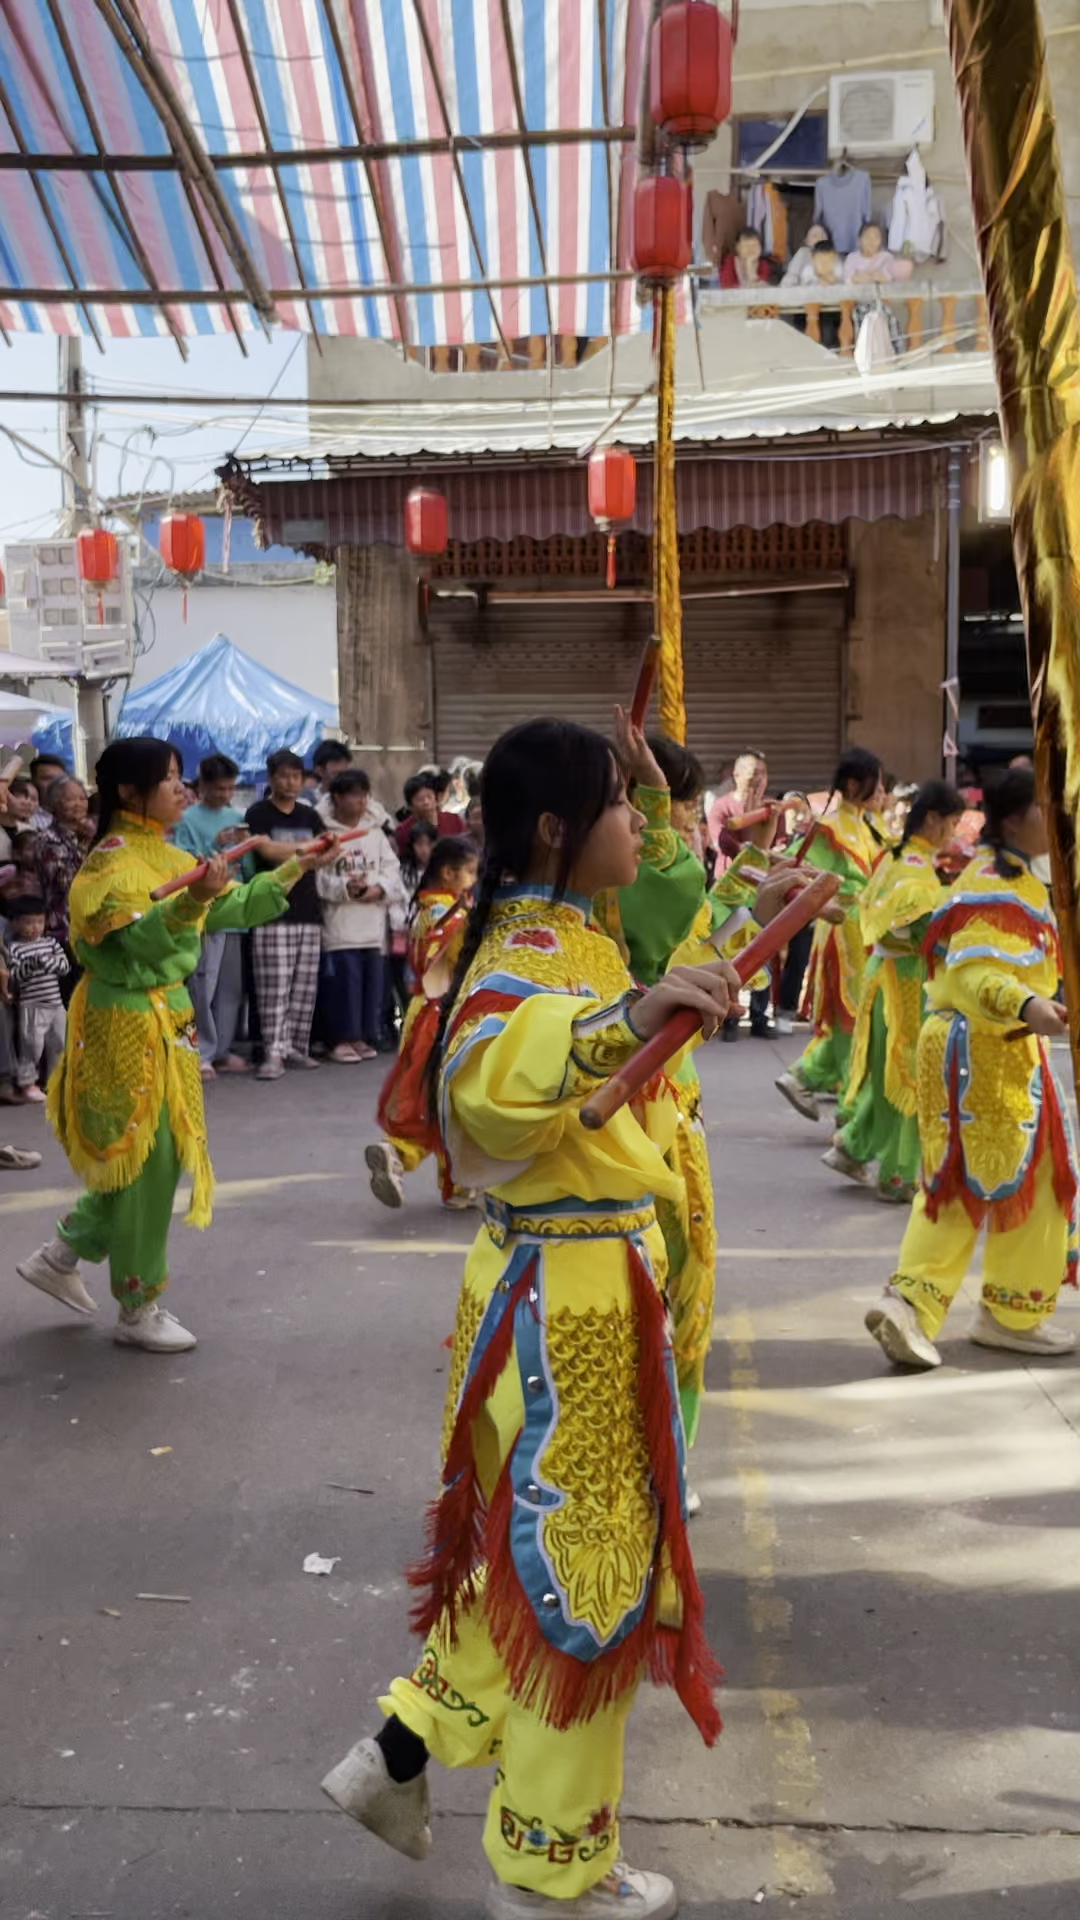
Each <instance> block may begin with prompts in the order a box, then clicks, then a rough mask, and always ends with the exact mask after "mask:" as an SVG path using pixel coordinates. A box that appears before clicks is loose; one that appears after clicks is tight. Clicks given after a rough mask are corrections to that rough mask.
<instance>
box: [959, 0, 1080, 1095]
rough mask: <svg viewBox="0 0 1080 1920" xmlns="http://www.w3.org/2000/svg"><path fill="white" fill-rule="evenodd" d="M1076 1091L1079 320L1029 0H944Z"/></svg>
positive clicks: (1079, 1022) (1033, 5) (1079, 995)
mask: <svg viewBox="0 0 1080 1920" xmlns="http://www.w3.org/2000/svg"><path fill="white" fill-rule="evenodd" d="M947 11H948V24H949V43H950V48H951V52H952V64H953V73H954V76H955V80H956V92H957V98H958V100H959V105H960V115H961V119H962V121H963V128H964V144H965V147H966V151H967V162H968V173H969V176H970V180H971V195H972V202H973V207H974V214H975V232H976V236H977V238H978V243H979V251H980V255H981V260H982V270H983V278H984V280H985V283H986V296H987V306H988V309H989V318H990V334H991V341H992V345H993V352H994V363H995V368H996V372H997V382H998V390H999V394H1000V403H1001V430H1002V435H1003V438H1004V441H1005V448H1006V452H1007V454H1008V459H1009V467H1010V472H1011V476H1012V502H1013V506H1012V513H1013V546H1014V550H1015V556H1016V571H1017V574H1018V576H1019V582H1020V594H1021V601H1022V605H1023V609H1024V620H1025V627H1026V632H1027V653H1028V676H1029V680H1030V685H1031V706H1032V717H1033V721H1034V728H1035V765H1036V771H1037V775H1038V781H1039V791H1040V795H1041V798H1042V801H1043V805H1044V806H1045V808H1046V816H1047V820H1048V821H1049V824H1050V850H1051V855H1052V860H1053V872H1054V905H1055V909H1056V911H1057V916H1058V922H1059V925H1060V928H1061V940H1062V947H1063V950H1064V968H1065V986H1066V995H1067V998H1068V1002H1069V1026H1070V1040H1071V1045H1072V1057H1073V1074H1074V1077H1075V1079H1076V1082H1077V1087H1078V1090H1080V913H1078V903H1080V843H1078V836H1077V828H1076V815H1077V808H1078V807H1080V317H1078V314H1077V294H1076V274H1075V271H1074V267H1073V259H1072V250H1071V248H1070V245H1069V230H1068V225H1067V221H1066V202H1065V190H1064V184H1063V180H1062V173H1061V159H1060V155H1059V153H1058V144H1057V134H1056V130H1055V125H1054V111H1053V106H1052V103H1051V99H1050V86H1049V80H1048V77H1047V72H1046V42H1045V39H1044V37H1043V30H1042V22H1041V20H1040V17H1039V8H1038V4H1037V0H947Z"/></svg>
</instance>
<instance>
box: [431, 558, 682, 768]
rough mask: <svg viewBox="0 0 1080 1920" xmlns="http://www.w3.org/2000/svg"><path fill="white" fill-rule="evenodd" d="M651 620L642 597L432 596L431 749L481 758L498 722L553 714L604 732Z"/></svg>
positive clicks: (627, 687)
mask: <svg viewBox="0 0 1080 1920" xmlns="http://www.w3.org/2000/svg"><path fill="white" fill-rule="evenodd" d="M651 624H652V607H651V605H650V604H649V602H648V601H641V600H638V601H627V600H615V601H606V600H605V599H604V598H603V596H602V595H601V594H599V593H598V594H597V596H596V604H595V606H593V605H590V604H588V603H585V604H582V602H580V601H577V600H567V601H552V603H551V604H550V605H549V606H543V605H540V604H538V603H537V602H536V601H532V600H530V601H525V602H523V604H522V605H521V606H514V605H512V604H509V603H507V602H506V601H499V602H497V603H496V604H495V605H494V606H489V607H488V608H487V609H486V611H485V612H484V613H483V614H482V615H479V616H478V614H477V611H476V608H475V606H474V605H473V604H472V603H471V602H469V601H454V600H441V601H435V602H434V603H433V605H432V609H431V617H430V625H429V632H430V635H431V645H432V652H433V658H434V668H435V751H436V755H437V758H438V760H439V761H440V763H441V764H442V765H443V766H447V765H449V763H450V761H451V760H452V759H453V758H454V757H455V755H457V754H469V755H475V756H476V757H477V758H481V757H482V756H483V755H484V754H485V753H487V751H488V748H489V747H490V746H492V745H493V744H494V742H495V741H496V740H497V739H498V738H499V735H500V734H501V733H505V732H506V729H507V727H513V726H517V724H518V723H519V721H522V720H533V719H535V718H536V717H537V716H538V715H539V714H557V715H558V716H559V717H560V718H561V719H564V720H576V721H578V723H579V724H580V725H581V726H583V727H595V728H596V729H597V731H598V732H600V733H605V734H610V732H611V725H612V717H611V710H612V707H613V705H614V703H615V701H616V700H622V701H624V702H626V701H629V699H630V695H631V693H632V692H633V686H634V678H635V675H636V673H637V668H638V661H639V659H640V657H641V651H642V648H643V647H644V645H645V641H646V639H647V637H648V634H649V630H650V627H651Z"/></svg>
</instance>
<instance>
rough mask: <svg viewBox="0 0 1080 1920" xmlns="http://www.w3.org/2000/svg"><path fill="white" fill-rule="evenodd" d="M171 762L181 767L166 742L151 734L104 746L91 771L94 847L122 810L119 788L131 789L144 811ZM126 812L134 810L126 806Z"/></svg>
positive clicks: (172, 748) (122, 804) (173, 750)
mask: <svg viewBox="0 0 1080 1920" xmlns="http://www.w3.org/2000/svg"><path fill="white" fill-rule="evenodd" d="M174 761H175V762H176V764H177V766H179V765H180V755H179V754H178V753H177V751H176V748H175V747H172V746H170V745H169V742H168V741H167V740H155V739H154V738H153V736H152V735H151V734H139V735H136V737H135V738H134V739H133V740H114V741H112V743H111V745H109V746H107V747H106V749H105V751H104V753H103V754H102V756H101V759H100V760H99V761H98V763H97V766H96V767H95V769H94V773H95V777H96V779H97V791H98V824H97V832H96V833H95V835H94V840H93V844H94V846H95V847H96V846H97V843H98V841H99V840H103V839H104V837H105V835H106V834H107V833H108V832H109V829H110V827H111V826H112V820H113V815H114V814H115V813H120V812H121V811H122V810H123V809H124V807H125V802H124V801H123V800H121V798H120V789H121V787H134V789H135V792H136V794H137V795H138V797H139V799H140V800H141V801H142V802H143V810H144V812H145V804H146V801H147V800H149V798H150V795H151V794H152V793H153V791H154V788H155V787H160V785H161V782H162V781H163V780H167V779H168V777H169V772H170V769H171V767H172V765H173V762H174ZM127 811H128V812H131V811H133V809H132V808H131V807H130V806H129V807H128V808H127Z"/></svg>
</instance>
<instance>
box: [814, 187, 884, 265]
mask: <svg viewBox="0 0 1080 1920" xmlns="http://www.w3.org/2000/svg"><path fill="white" fill-rule="evenodd" d="M871 212H872V206H871V198H870V175H869V174H868V173H864V172H863V170H862V168H861V167H845V168H842V169H841V170H840V171H838V172H834V173H823V174H822V175H821V177H820V179H819V180H817V181H815V183H814V219H815V220H820V221H821V223H822V225H823V226H825V227H828V229H829V232H830V233H831V235H832V238H833V245H834V246H835V248H836V251H837V253H839V254H841V255H844V254H848V253H854V251H855V248H856V247H857V246H858V244H859V234H860V231H861V230H862V228H863V226H864V225H865V224H866V222H867V220H869V218H870V216H871Z"/></svg>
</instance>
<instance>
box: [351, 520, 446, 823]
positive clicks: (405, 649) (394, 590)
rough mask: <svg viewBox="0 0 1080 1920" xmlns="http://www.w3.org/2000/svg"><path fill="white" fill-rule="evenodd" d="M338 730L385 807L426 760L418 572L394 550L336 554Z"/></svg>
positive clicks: (429, 745)
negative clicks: (341, 732) (346, 738)
mask: <svg viewBox="0 0 1080 1920" xmlns="http://www.w3.org/2000/svg"><path fill="white" fill-rule="evenodd" d="M336 558H337V638H338V697H339V702H340V709H341V728H342V731H343V733H345V734H347V736H348V738H349V741H350V743H351V744H352V745H353V747H354V751H355V757H356V759H357V761H358V763H359V764H360V765H362V766H363V767H365V768H366V770H367V772H368V773H369V774H370V775H371V784H372V788H373V790H374V792H375V793H376V795H377V796H378V798H379V799H380V800H381V801H382V802H383V804H384V805H385V806H388V807H391V808H393V807H395V806H397V805H398V804H399V803H400V801H401V786H402V782H403V781H404V780H405V779H407V777H408V775H409V774H410V773H414V772H415V771H416V768H417V767H420V766H423V764H424V763H425V761H430V760H431V759H432V758H433V755H434V745H435V742H434V714H433V712H432V697H431V652H430V646H429V643H428V641H427V638H426V636H425V635H424V633H423V632H422V630H421V626H420V620H419V615H418V609H417V573H418V567H417V563H416V561H415V560H414V559H412V558H411V557H410V555H408V554H406V553H404V552H402V550H401V549H400V548H398V547H386V546H378V547H339V548H338V550H337V555H336Z"/></svg>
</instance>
